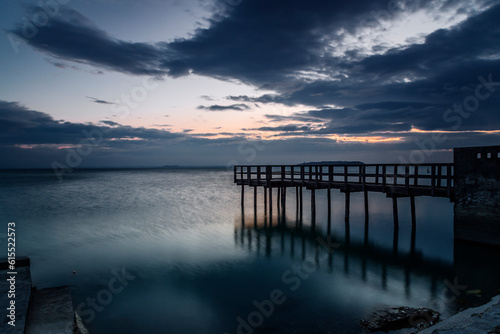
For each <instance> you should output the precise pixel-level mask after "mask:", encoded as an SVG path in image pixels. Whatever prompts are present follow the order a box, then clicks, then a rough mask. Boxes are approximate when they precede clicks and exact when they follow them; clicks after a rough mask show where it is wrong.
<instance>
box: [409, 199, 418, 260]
mask: <svg viewBox="0 0 500 334" xmlns="http://www.w3.org/2000/svg"><path fill="white" fill-rule="evenodd" d="M410 211H411V245H410V254H411V255H414V254H415V241H416V234H417V217H416V213H415V196H410Z"/></svg>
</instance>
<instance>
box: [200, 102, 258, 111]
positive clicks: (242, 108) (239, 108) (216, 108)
mask: <svg viewBox="0 0 500 334" xmlns="http://www.w3.org/2000/svg"><path fill="white" fill-rule="evenodd" d="M198 109H201V110H206V111H228V110H235V111H247V110H249V109H250V107H249V106H248V105H246V104H244V103H239V104H231V105H229V106H221V105H218V104H214V105H211V106H198Z"/></svg>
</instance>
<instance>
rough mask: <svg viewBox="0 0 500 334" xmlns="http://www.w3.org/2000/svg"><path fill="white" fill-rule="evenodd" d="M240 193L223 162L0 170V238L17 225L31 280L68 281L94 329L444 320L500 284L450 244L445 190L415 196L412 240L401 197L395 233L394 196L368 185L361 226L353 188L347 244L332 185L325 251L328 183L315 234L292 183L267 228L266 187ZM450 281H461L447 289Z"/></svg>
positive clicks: (316, 329)
mask: <svg viewBox="0 0 500 334" xmlns="http://www.w3.org/2000/svg"><path fill="white" fill-rule="evenodd" d="M240 191H241V190H240V188H239V187H237V186H236V185H234V184H233V175H232V172H231V171H226V170H224V169H220V170H218V169H150V170H77V171H74V172H73V173H71V174H65V177H64V178H63V181H62V182H59V181H58V179H57V178H56V176H55V175H54V173H53V172H52V171H50V170H47V171H0V224H3V226H4V227H5V233H2V232H3V231H1V230H0V241H1V243H0V247H2V248H4V247H3V246H2V245H5V246H6V230H7V223H8V222H9V221H14V222H16V227H17V240H16V241H17V250H16V251H17V254H18V255H26V256H29V257H30V258H31V263H32V278H33V283H34V285H36V286H37V287H38V288H44V287H51V286H59V285H68V286H70V287H71V288H72V291H73V300H74V306H75V308H76V309H78V310H79V313H80V315H81V316H82V318H83V320H84V322H85V323H86V326H87V327H88V328H89V330H90V332H91V333H221V334H223V333H231V334H232V333H360V332H361V329H360V327H359V323H358V322H359V320H360V319H362V318H363V317H364V316H366V315H367V314H368V313H370V312H371V311H373V310H375V309H377V308H379V307H382V306H403V305H406V306H415V307H433V308H434V309H438V310H439V311H440V312H441V313H442V314H443V316H444V317H447V316H449V315H450V314H452V313H453V312H456V311H457V310H458V309H460V308H461V307H463V305H464V303H465V304H467V305H468V303H473V302H479V301H483V300H486V299H487V298H488V297H489V296H490V295H492V294H493V293H494V292H495V289H498V288H500V287H498V286H495V285H494V284H495V283H492V282H494V281H495V278H497V277H492V275H495V274H496V272H493V273H492V272H491V265H490V266H487V265H486V263H485V264H484V266H482V265H481V257H486V256H491V253H481V252H482V251H481V250H478V249H477V248H474V250H475V251H476V252H479V254H478V255H477V254H476V255H474V256H475V257H478V258H479V260H475V261H474V260H472V261H470V260H468V255H470V254H471V253H470V252H469V251H458V253H457V249H458V248H457V245H456V244H454V241H453V204H452V203H450V202H449V200H447V199H438V198H423V197H422V198H417V199H416V206H417V212H416V214H417V229H416V237H415V249H413V250H412V249H411V223H410V213H409V200H407V199H404V198H403V199H400V201H399V204H400V205H399V224H400V229H399V232H398V233H397V235H396V237H397V239H395V234H394V231H393V220H392V219H393V218H392V202H391V200H390V199H387V198H385V196H384V195H383V194H376V193H370V202H369V207H370V221H369V230H368V235H367V236H366V235H365V230H364V227H365V217H364V211H363V196H362V194H352V197H351V216H350V238H349V242H347V241H346V238H345V227H344V226H345V224H344V195H343V194H341V193H340V192H338V191H332V211H333V213H332V226H331V235H330V241H331V242H332V244H334V246H332V248H331V249H330V252H329V251H328V249H327V248H325V247H324V244H325V243H326V242H327V240H328V235H327V220H328V219H327V204H326V191H317V193H316V199H317V203H318V204H317V219H316V228H315V230H312V229H311V217H310V212H309V200H310V199H309V194H308V191H304V214H303V217H302V220H301V219H300V217H298V216H297V212H296V210H295V191H293V192H292V191H291V190H289V192H288V194H287V211H286V220H285V221H282V224H281V225H280V226H278V216H277V208H276V194H274V196H273V199H274V201H275V203H274V208H273V213H274V217H273V226H272V227H269V217H267V216H264V202H263V193H262V190H260V191H259V192H258V206H257V214H255V212H254V203H253V191H251V189H250V188H246V193H245V207H244V209H243V210H242V208H241V204H240V194H241V193H240ZM0 228H1V225H0ZM457 254H458V255H460V256H458V255H457ZM464 254H465V255H464ZM486 254H488V255H486ZM495 256H497V253H494V255H493V260H495V259H497V258H496V257H495ZM458 257H460V258H458ZM488 261H489V260H488ZM485 262H486V261H485ZM471 263H472V264H471ZM497 263H498V262H497ZM471 266H474V268H475V269H474V270H475V271H476V272H477V273H478V274H477V275H472V277H471V274H470V270H468V268H469V267H471ZM74 271H76V273H73V272H74ZM481 277H483V278H481ZM456 281H458V283H459V284H462V282H471V283H470V284H468V285H467V288H466V289H465V288H464V289H462V290H457V291H458V293H455V290H453V289H452V288H450V284H451V287H453V284H455V283H456ZM471 284H473V285H471ZM462 285H463V284H462ZM471 289H482V291H483V293H482V294H481V295H478V294H477V293H476V294H471V293H468V292H467V291H466V290H471Z"/></svg>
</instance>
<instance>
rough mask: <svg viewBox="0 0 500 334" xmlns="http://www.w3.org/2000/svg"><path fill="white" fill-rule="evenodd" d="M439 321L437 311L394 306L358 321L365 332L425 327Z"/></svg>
mask: <svg viewBox="0 0 500 334" xmlns="http://www.w3.org/2000/svg"><path fill="white" fill-rule="evenodd" d="M438 321H439V312H436V311H434V310H431V309H428V308H412V307H407V306H403V307H395V308H386V309H381V310H378V311H375V312H373V313H372V314H371V317H370V318H369V319H363V320H361V321H360V322H359V323H360V325H361V328H363V329H364V330H365V331H367V332H377V331H384V332H388V331H390V330H397V329H403V328H417V329H419V330H421V329H425V328H427V327H429V326H432V325H434V324H436V323H437V322H438Z"/></svg>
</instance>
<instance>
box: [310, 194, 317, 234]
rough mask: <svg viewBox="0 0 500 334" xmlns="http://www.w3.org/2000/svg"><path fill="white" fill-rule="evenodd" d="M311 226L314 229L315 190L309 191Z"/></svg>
mask: <svg viewBox="0 0 500 334" xmlns="http://www.w3.org/2000/svg"><path fill="white" fill-rule="evenodd" d="M311 226H312V228H314V227H316V190H315V189H311Z"/></svg>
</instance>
